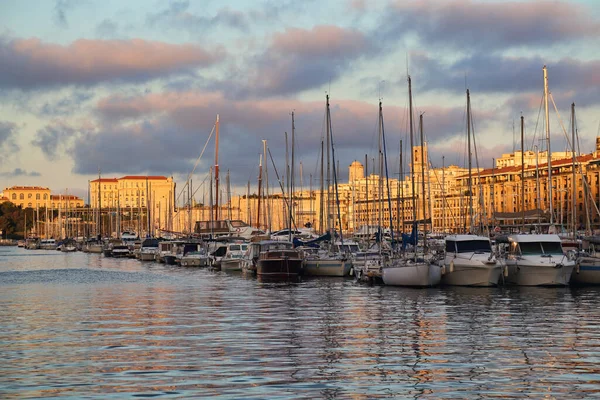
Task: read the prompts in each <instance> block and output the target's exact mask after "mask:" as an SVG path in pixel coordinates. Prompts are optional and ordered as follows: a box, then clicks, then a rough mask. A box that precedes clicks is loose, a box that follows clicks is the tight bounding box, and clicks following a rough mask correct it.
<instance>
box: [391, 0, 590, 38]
mask: <svg viewBox="0 0 600 400" xmlns="http://www.w3.org/2000/svg"><path fill="white" fill-rule="evenodd" d="M390 11H391V14H392V15H390V16H389V18H390V23H392V24H393V25H394V27H393V28H391V31H392V33H393V32H396V33H398V32H401V31H408V30H411V31H412V30H414V31H416V32H417V33H418V35H419V36H420V38H421V40H422V41H424V42H427V43H453V44H455V45H461V46H467V47H470V48H473V47H486V49H488V50H489V46H490V45H493V46H494V47H496V48H498V47H506V46H508V47H510V46H523V45H532V44H542V43H554V42H560V41H567V40H571V39H581V38H582V37H590V38H593V37H598V35H600V21H598V20H597V19H594V18H593V17H592V15H593V13H592V12H590V11H591V10H589V9H588V8H587V7H586V6H584V5H581V4H579V5H578V4H573V3H567V2H565V1H521V2H516V1H508V2H505V1H495V2H479V1H472V0H445V1H428V0H423V1H405V0H398V1H396V2H395V3H393V5H392V8H391V10H390Z"/></svg>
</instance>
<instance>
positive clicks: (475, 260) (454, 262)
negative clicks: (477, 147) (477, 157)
mask: <svg viewBox="0 0 600 400" xmlns="http://www.w3.org/2000/svg"><path fill="white" fill-rule="evenodd" d="M467 142H468V146H467V147H468V150H467V152H468V154H467V157H468V166H469V179H468V185H469V189H468V193H469V212H468V218H469V232H473V231H474V223H473V180H472V168H471V165H472V162H471V161H472V158H471V155H472V152H471V95H470V93H469V89H467ZM444 242H445V248H444V258H443V259H441V260H440V264H441V265H442V266H443V267H444V269H445V270H446V273H445V274H444V275H443V276H442V284H444V285H456V286H495V285H497V284H498V281H499V279H500V274H501V273H502V267H501V265H500V264H499V263H498V261H497V260H496V257H495V255H494V252H493V251H492V244H491V241H490V238H489V237H487V236H482V235H474V234H470V233H469V234H463V235H448V236H446V238H445V239H444Z"/></svg>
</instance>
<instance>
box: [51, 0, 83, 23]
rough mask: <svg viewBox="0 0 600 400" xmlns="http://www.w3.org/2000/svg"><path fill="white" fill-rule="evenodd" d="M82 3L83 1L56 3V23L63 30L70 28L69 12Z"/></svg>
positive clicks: (57, 0) (61, 1) (57, 1)
mask: <svg viewBox="0 0 600 400" xmlns="http://www.w3.org/2000/svg"><path fill="white" fill-rule="evenodd" d="M80 3H81V0H56V2H55V3H54V22H56V24H57V25H58V26H60V27H61V28H68V27H69V23H68V21H67V11H69V10H70V9H72V8H73V7H75V6H77V5H78V4H80Z"/></svg>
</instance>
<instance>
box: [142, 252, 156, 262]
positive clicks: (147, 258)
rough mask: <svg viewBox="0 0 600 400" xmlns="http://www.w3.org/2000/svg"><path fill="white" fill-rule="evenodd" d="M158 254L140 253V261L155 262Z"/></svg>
mask: <svg viewBox="0 0 600 400" xmlns="http://www.w3.org/2000/svg"><path fill="white" fill-rule="evenodd" d="M155 256H156V253H154V252H143V251H142V252H140V261H154V258H155Z"/></svg>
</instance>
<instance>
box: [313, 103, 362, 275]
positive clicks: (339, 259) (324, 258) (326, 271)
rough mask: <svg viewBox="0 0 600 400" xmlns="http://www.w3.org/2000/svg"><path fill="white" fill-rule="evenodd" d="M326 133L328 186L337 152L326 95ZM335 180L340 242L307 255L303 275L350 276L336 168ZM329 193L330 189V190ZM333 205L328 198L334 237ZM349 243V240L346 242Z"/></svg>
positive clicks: (350, 261) (328, 215) (328, 211)
mask: <svg viewBox="0 0 600 400" xmlns="http://www.w3.org/2000/svg"><path fill="white" fill-rule="evenodd" d="M325 113H326V118H325V119H326V125H327V126H326V132H327V178H328V179H327V185H328V187H329V186H330V185H329V183H330V182H329V177H330V173H331V168H330V163H329V156H330V154H331V155H332V156H333V164H334V166H335V152H334V146H333V132H332V130H331V113H330V109H329V95H326V109H325ZM333 180H334V190H335V196H336V201H335V203H336V205H337V207H336V211H337V212H336V215H337V217H338V224H339V228H340V240H339V241H335V242H334V243H330V248H328V249H320V250H319V251H317V252H314V253H311V254H307V257H306V258H305V259H304V265H303V273H304V275H317V276H347V275H349V274H350V270H351V269H352V258H351V257H350V254H349V253H348V252H346V251H345V249H346V248H347V246H346V245H347V244H348V243H346V244H345V243H344V236H343V232H342V223H341V218H340V203H339V201H338V198H337V196H338V186H337V172H336V169H335V167H334V168H333ZM328 193H329V189H328ZM330 204H331V201H330V196H327V206H326V214H327V231H328V233H329V234H330V235H331V236H332V237H333V236H335V235H333V234H332V228H331V213H330V207H329V205H330ZM346 242H347V240H346Z"/></svg>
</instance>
